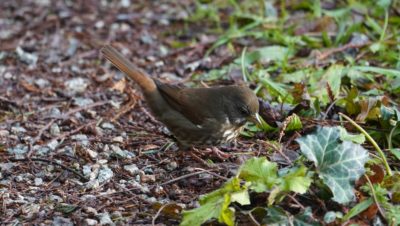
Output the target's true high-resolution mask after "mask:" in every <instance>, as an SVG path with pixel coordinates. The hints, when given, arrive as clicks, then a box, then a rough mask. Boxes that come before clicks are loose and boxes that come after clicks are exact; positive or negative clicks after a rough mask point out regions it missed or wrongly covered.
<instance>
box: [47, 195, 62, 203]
mask: <svg viewBox="0 0 400 226" xmlns="http://www.w3.org/2000/svg"><path fill="white" fill-rule="evenodd" d="M49 198H50V200H51V201H53V202H62V201H63V199H62V198H61V197H60V196H58V195H52V194H50V195H49Z"/></svg>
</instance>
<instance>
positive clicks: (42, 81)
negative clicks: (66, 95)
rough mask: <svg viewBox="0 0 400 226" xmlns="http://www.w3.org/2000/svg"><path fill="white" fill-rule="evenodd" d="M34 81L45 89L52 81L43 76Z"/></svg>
mask: <svg viewBox="0 0 400 226" xmlns="http://www.w3.org/2000/svg"><path fill="white" fill-rule="evenodd" d="M34 83H35V85H37V87H39V88H40V89H44V88H46V87H48V86H49V85H50V82H49V81H48V80H46V79H43V78H38V79H36V80H35V82H34Z"/></svg>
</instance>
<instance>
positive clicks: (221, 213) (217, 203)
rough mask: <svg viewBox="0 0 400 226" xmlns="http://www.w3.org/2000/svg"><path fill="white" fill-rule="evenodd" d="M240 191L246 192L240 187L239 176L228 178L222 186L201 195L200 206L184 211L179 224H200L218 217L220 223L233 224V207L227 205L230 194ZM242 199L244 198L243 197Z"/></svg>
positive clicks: (195, 225)
mask: <svg viewBox="0 0 400 226" xmlns="http://www.w3.org/2000/svg"><path fill="white" fill-rule="evenodd" d="M240 191H246V192H247V190H246V189H245V188H241V186H240V180H239V178H237V177H235V178H233V179H231V180H229V181H228V182H226V183H225V185H224V186H223V187H222V188H220V189H218V190H215V191H213V192H211V193H209V194H207V195H204V196H203V197H201V198H200V201H199V202H200V205H201V206H200V207H198V208H196V209H192V210H188V211H184V212H183V219H182V222H181V223H180V225H181V226H200V225H201V224H202V223H204V222H206V221H208V220H210V219H212V218H214V219H218V221H219V222H220V223H225V224H227V225H234V221H235V216H234V209H232V208H230V207H229V205H230V203H231V201H232V199H231V194H232V193H233V194H235V193H236V192H240ZM235 201H236V200H235ZM243 201H245V200H244V199H243Z"/></svg>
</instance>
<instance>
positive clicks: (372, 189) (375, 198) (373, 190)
mask: <svg viewBox="0 0 400 226" xmlns="http://www.w3.org/2000/svg"><path fill="white" fill-rule="evenodd" d="M364 177H365V179H366V180H367V182H368V186H369V188H370V189H371V193H372V198H373V199H374V202H375V205H376V207H377V208H378V211H379V213H380V214H381V215H382V217H383V218H385V219H386V215H385V213H384V212H383V210H382V208H381V206H380V205H379V202H378V198H377V197H376V194H375V189H374V186H373V185H372V182H371V180H370V179H369V177H368V176H367V175H364Z"/></svg>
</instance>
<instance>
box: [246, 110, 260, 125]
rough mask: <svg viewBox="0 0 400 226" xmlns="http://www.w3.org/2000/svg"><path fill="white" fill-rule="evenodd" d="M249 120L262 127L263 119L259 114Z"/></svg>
mask: <svg viewBox="0 0 400 226" xmlns="http://www.w3.org/2000/svg"><path fill="white" fill-rule="evenodd" d="M249 120H250V121H251V122H253V123H254V124H259V125H262V119H261V116H260V115H259V114H258V113H255V114H254V115H252V116H251V117H250V119H249Z"/></svg>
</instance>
